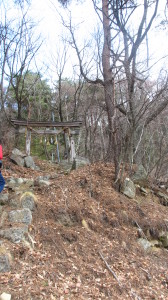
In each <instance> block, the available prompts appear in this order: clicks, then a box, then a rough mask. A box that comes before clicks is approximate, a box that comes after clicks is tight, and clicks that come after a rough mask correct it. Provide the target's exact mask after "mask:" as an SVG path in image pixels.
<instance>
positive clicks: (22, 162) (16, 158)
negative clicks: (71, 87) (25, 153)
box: [10, 154, 25, 167]
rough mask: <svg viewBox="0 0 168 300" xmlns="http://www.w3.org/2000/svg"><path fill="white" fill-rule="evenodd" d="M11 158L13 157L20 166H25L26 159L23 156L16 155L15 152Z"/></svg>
mask: <svg viewBox="0 0 168 300" xmlns="http://www.w3.org/2000/svg"><path fill="white" fill-rule="evenodd" d="M10 159H11V160H12V161H13V162H14V163H15V164H16V165H18V166H20V167H24V165H25V161H24V159H23V158H22V157H21V156H17V155H15V154H12V155H11V156H10Z"/></svg>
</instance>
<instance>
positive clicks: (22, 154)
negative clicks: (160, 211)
mask: <svg viewBox="0 0 168 300" xmlns="http://www.w3.org/2000/svg"><path fill="white" fill-rule="evenodd" d="M12 154H13V155H16V156H20V157H25V156H26V154H25V153H23V152H21V151H20V150H19V149H17V148H14V149H13V150H12Z"/></svg>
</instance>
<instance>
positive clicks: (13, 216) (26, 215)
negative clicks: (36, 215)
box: [8, 208, 32, 224]
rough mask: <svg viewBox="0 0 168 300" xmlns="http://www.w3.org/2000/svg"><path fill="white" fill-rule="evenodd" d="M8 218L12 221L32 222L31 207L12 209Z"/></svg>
mask: <svg viewBox="0 0 168 300" xmlns="http://www.w3.org/2000/svg"><path fill="white" fill-rule="evenodd" d="M8 218H9V221H10V222H11V223H25V224H31V221H32V213H31V211H30V209H29V208H24V209H21V210H12V211H10V212H9V214H8Z"/></svg>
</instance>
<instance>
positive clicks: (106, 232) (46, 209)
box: [0, 158, 168, 300]
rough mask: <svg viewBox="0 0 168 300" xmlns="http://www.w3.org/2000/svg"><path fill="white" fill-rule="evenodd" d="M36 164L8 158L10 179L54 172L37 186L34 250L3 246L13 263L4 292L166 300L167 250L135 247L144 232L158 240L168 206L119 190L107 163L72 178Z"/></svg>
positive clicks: (33, 298) (0, 287)
mask: <svg viewBox="0 0 168 300" xmlns="http://www.w3.org/2000/svg"><path fill="white" fill-rule="evenodd" d="M35 162H36V165H39V167H40V169H41V171H32V170H30V169H26V168H23V167H18V166H15V165H14V164H12V163H11V162H10V161H9V160H8V159H7V158H6V159H4V169H3V171H2V173H3V175H4V177H5V179H7V178H9V177H11V176H14V177H23V178H24V177H25V178H36V177H37V176H39V175H43V176H44V175H46V174H49V175H50V176H51V178H50V183H51V184H50V186H48V187H46V186H44V187H39V186H36V187H35V188H34V193H35V195H36V199H37V200H36V208H35V210H34V212H33V221H32V224H31V225H30V226H29V233H30V235H31V236H32V238H33V240H34V241H35V244H34V249H29V248H28V247H26V246H25V245H23V244H21V243H20V244H12V243H10V242H7V241H6V242H5V245H6V248H7V249H9V250H10V253H11V256H12V264H11V271H10V272H8V273H1V274H0V294H1V293H3V292H5V293H9V294H11V296H12V300H16V299H21V300H41V299H51V300H54V299H59V300H64V299H73V300H76V299H80V300H84V299H87V300H89V299H95V300H99V299H110V300H111V299H114V300H117V299H122V300H125V299H137V300H139V299H143V300H144V299H157V300H159V299H168V250H167V249H165V248H162V247H152V248H150V249H149V250H146V251H145V250H144V249H143V248H142V246H141V245H140V244H139V243H138V237H139V233H140V232H141V234H143V236H144V237H145V238H146V239H151V238H152V239H156V238H157V237H158V233H159V232H160V231H161V230H167V224H168V207H166V206H163V205H161V204H160V202H159V200H158V198H157V197H156V196H155V195H154V194H153V193H151V192H150V191H149V192H148V195H147V196H143V195H142V194H141V193H140V192H139V193H137V196H136V198H135V199H129V198H127V197H126V196H124V195H123V194H121V193H119V192H117V191H116V190H115V189H114V187H113V186H114V169H113V165H112V164H110V163H102V162H98V163H96V164H93V165H90V166H85V167H83V168H80V169H78V170H74V171H72V172H70V173H68V172H65V171H64V170H62V169H61V168H60V167H59V166H58V165H57V164H51V163H49V162H44V161H39V160H37V159H36V161H35ZM5 192H9V193H12V191H7V189H5V190H4V193H5ZM11 195H12V194H11Z"/></svg>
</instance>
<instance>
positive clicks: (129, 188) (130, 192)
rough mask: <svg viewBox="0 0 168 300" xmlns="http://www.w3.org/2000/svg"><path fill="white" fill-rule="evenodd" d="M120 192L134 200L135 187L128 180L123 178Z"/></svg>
mask: <svg viewBox="0 0 168 300" xmlns="http://www.w3.org/2000/svg"><path fill="white" fill-rule="evenodd" d="M121 191H122V193H123V194H124V195H126V196H127V197H128V198H135V194H136V187H135V185H134V183H133V181H132V180H131V179H130V178H125V180H124V182H123V185H122V188H121Z"/></svg>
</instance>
